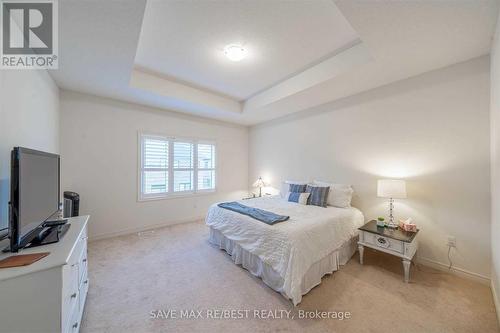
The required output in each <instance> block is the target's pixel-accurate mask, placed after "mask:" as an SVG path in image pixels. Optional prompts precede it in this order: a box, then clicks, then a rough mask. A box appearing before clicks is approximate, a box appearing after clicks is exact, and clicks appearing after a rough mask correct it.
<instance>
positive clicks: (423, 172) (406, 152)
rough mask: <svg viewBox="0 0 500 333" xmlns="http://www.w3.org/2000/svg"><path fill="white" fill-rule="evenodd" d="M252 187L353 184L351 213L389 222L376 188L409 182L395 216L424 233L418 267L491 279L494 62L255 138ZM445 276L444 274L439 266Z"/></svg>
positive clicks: (311, 113) (399, 85) (286, 122)
mask: <svg viewBox="0 0 500 333" xmlns="http://www.w3.org/2000/svg"><path fill="white" fill-rule="evenodd" d="M249 161H250V167H249V175H250V181H251V180H253V179H256V178H257V177H258V176H263V178H264V180H268V181H270V182H271V183H272V186H273V187H275V188H279V186H280V185H279V184H280V182H281V181H283V180H285V179H295V180H313V179H320V180H328V181H330V180H331V181H335V182H338V183H349V184H352V185H353V186H354V188H355V191H356V197H355V199H354V205H355V206H356V207H359V208H360V209H361V210H362V211H363V212H364V213H365V216H366V219H367V220H368V219H372V218H375V217H377V216H380V215H386V214H387V206H388V203H387V201H385V200H384V199H381V198H377V197H376V180H377V179H380V178H404V179H407V181H408V183H407V187H408V197H409V198H408V199H407V200H399V201H397V202H396V205H395V209H396V211H395V215H396V217H397V218H399V217H407V216H411V217H413V218H414V219H415V221H416V223H417V224H418V226H419V228H420V229H421V231H420V236H419V239H420V248H419V252H418V255H419V259H421V258H423V259H426V262H427V263H432V264H436V263H438V264H439V263H440V264H442V265H447V264H448V260H447V246H446V245H445V243H446V240H447V235H453V236H455V237H456V242H457V249H456V250H455V251H453V253H452V258H453V262H454V266H455V267H457V268H459V269H462V270H466V271H469V272H472V273H474V274H479V275H480V276H482V277H484V278H485V279H488V278H489V276H490V193H489V185H490V183H489V182H490V177H489V172H490V169H489V58H488V57H482V58H478V59H475V60H472V61H468V62H466V63H463V64H458V65H455V66H452V67H448V68H445V69H442V70H437V71H433V72H430V73H427V74H424V75H421V76H418V77H414V78H410V79H407V80H403V81H400V82H396V83H394V84H391V85H388V86H384V87H380V88H377V89H374V90H371V91H369V92H366V93H362V94H358V95H355V96H352V97H349V98H346V99H343V100H341V101H337V102H334V103H329V104H327V105H324V106H321V107H318V108H316V109H313V110H308V111H307V112H302V113H300V114H298V115H296V116H290V117H287V118H282V119H279V120H276V121H273V122H271V123H267V124H262V125H258V126H255V127H253V128H251V130H250V156H249ZM441 267H442V266H441Z"/></svg>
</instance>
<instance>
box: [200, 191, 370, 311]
mask: <svg viewBox="0 0 500 333" xmlns="http://www.w3.org/2000/svg"><path fill="white" fill-rule="evenodd" d="M240 203H242V204H243V205H247V206H250V207H256V208H260V209H264V210H267V211H270V212H273V213H276V214H280V215H289V216H290V219H289V220H288V221H285V222H280V223H277V224H275V225H267V224H265V223H263V222H260V221H257V220H255V219H253V218H251V217H249V216H246V215H242V214H239V213H236V212H233V211H230V210H227V209H223V208H220V207H218V206H217V205H216V204H215V205H212V206H211V207H210V209H209V211H208V214H207V218H206V224H207V225H208V226H210V227H211V228H213V229H215V230H218V231H220V232H221V233H222V234H223V235H224V236H225V237H226V238H228V239H230V240H232V241H234V242H236V243H237V244H238V245H239V246H241V247H242V248H243V249H245V250H247V251H249V252H250V253H252V254H254V255H256V256H258V257H259V258H260V259H261V260H262V261H263V262H264V263H266V264H267V265H269V266H270V267H272V268H273V270H274V271H276V272H277V273H278V274H279V275H280V276H281V277H282V278H283V280H284V293H285V294H286V295H287V296H288V297H289V298H291V299H292V301H293V302H294V304H297V303H298V302H300V299H301V298H302V293H301V286H300V283H301V281H302V277H303V276H304V275H305V274H306V272H307V271H308V269H309V268H310V267H311V266H312V265H313V264H314V263H315V262H317V261H319V260H321V259H322V258H324V257H325V256H327V255H329V254H331V253H332V252H333V251H335V250H337V249H339V248H340V247H341V246H342V245H343V244H344V243H345V242H347V241H349V240H350V239H351V238H352V237H354V236H356V235H357V233H358V232H357V229H358V228H359V227H360V226H361V225H363V223H364V217H363V214H362V213H361V212H360V211H359V210H358V209H356V208H353V207H350V208H336V207H327V208H323V207H317V206H305V205H300V204H297V203H293V202H288V201H286V200H284V199H283V198H281V197H280V196H272V197H264V198H256V199H251V200H244V201H240Z"/></svg>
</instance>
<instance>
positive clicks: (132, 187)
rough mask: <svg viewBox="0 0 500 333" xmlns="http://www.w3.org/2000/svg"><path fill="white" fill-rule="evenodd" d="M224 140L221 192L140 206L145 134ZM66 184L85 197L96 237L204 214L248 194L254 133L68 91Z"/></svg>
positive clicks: (220, 145)
mask: <svg viewBox="0 0 500 333" xmlns="http://www.w3.org/2000/svg"><path fill="white" fill-rule="evenodd" d="M139 131H142V132H145V133H148V132H149V133H154V134H165V135H172V136H181V137H195V138H200V139H210V140H215V141H216V142H217V159H218V168H219V169H218V180H217V188H218V190H217V192H216V193H215V194H210V195H201V196H197V197H186V198H175V199H164V200H156V201H146V202H138V201H137V178H138V177H137V173H138V170H137V167H138V144H137V141H138V139H137V136H138V132H139ZM61 153H62V184H63V185H62V186H63V189H64V190H71V191H75V192H78V193H79V194H80V195H81V214H90V215H91V220H90V225H89V230H90V236H91V237H93V238H96V237H103V236H110V235H114V234H119V233H126V232H131V231H135V230H139V229H145V228H149V227H154V226H158V225H167V224H171V223H178V222H182V221H192V220H194V219H197V218H200V217H204V215H205V213H206V211H207V209H208V207H209V205H210V204H212V203H214V202H216V201H220V200H231V199H240V198H241V197H242V196H244V195H246V194H247V183H248V178H247V175H248V129H247V128H245V127H240V126H236V125H229V124H225V123H221V122H216V121H212V120H207V119H201V118H196V117H192V116H186V115H181V114H179V113H173V112H167V111H163V110H156V109H153V108H147V107H142V106H139V105H134V104H130V103H124V102H118V101H114V100H110V99H105V98H100V97H94V96H89V95H84V94H78V93H72V92H66V91H63V92H62V93H61Z"/></svg>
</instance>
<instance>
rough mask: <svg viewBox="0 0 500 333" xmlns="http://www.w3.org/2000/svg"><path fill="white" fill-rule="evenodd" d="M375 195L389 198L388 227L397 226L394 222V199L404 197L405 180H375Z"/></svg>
mask: <svg viewBox="0 0 500 333" xmlns="http://www.w3.org/2000/svg"><path fill="white" fill-rule="evenodd" d="M377 197H379V198H389V224H388V225H387V226H388V227H389V228H397V227H398V225H397V224H396V223H394V215H393V214H392V211H393V209H394V199H405V198H406V182H405V181H404V180H395V179H380V180H379V181H378V182H377Z"/></svg>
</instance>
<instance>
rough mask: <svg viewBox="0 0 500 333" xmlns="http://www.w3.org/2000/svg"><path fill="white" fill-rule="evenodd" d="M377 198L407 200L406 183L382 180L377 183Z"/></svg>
mask: <svg viewBox="0 0 500 333" xmlns="http://www.w3.org/2000/svg"><path fill="white" fill-rule="evenodd" d="M377 196H378V197H380V198H393V199H404V198H406V182H405V181H404V180H394V179H380V180H379V181H378V183H377Z"/></svg>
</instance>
